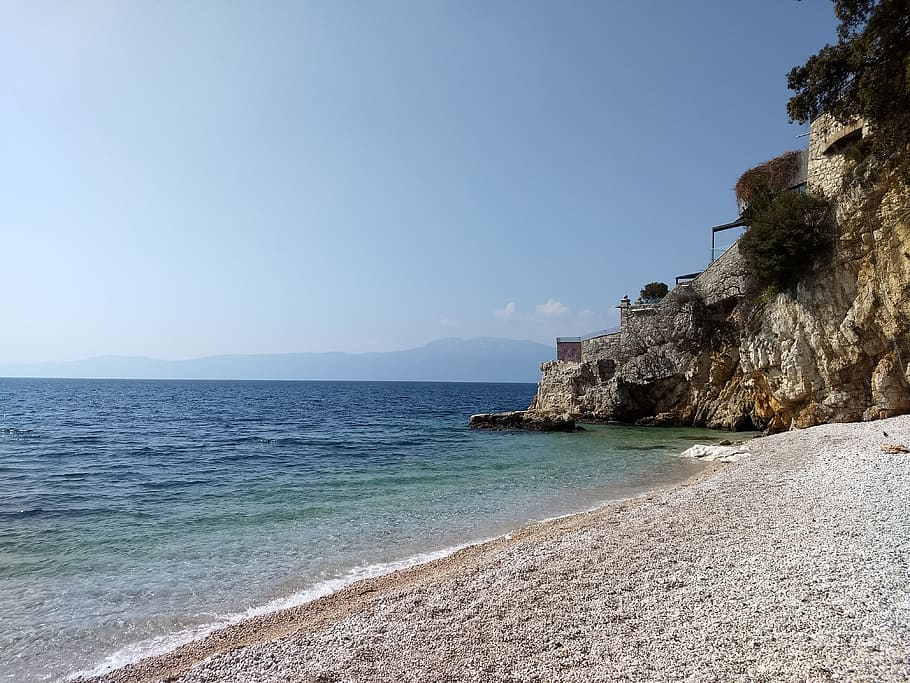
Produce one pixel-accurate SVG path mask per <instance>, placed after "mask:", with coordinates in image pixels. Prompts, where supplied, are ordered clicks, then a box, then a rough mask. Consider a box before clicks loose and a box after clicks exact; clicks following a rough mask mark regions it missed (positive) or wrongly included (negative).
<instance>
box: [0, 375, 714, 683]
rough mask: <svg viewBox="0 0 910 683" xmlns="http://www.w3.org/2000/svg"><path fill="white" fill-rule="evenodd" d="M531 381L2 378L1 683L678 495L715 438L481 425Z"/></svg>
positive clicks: (141, 650) (523, 393) (161, 647)
mask: <svg viewBox="0 0 910 683" xmlns="http://www.w3.org/2000/svg"><path fill="white" fill-rule="evenodd" d="M535 390H536V385H534V384H472V383H418V382H275V381H268V382H265V381H263V382H256V381H135V380H128V381H127V380H69V379H0V680H8V681H44V680H61V679H66V678H69V677H73V676H75V675H87V674H98V673H103V672H105V671H109V670H111V669H113V668H116V667H119V666H122V665H124V664H127V663H129V662H132V661H135V660H137V659H139V658H141V657H144V656H148V655H153V654H158V653H161V652H165V651H167V650H169V649H172V648H174V647H177V646H178V645H180V644H182V643H184V642H187V641H189V640H192V639H194V638H198V637H201V636H203V635H205V634H206V633H208V632H210V631H211V630H213V629H215V628H217V627H219V626H224V625H227V624H230V623H233V622H236V621H238V620H240V619H243V618H245V617H250V616H255V615H259V614H264V613H267V612H271V611H274V610H278V609H282V608H285V607H290V606H294V605H298V604H301V603H304V602H306V601H309V600H313V599H315V598H318V597H320V596H323V595H327V594H329V593H331V592H333V591H336V590H338V589H339V588H342V587H343V586H346V585H348V584H350V583H352V582H353V581H356V580H358V579H361V578H366V577H370V576H376V575H379V574H383V573H387V572H391V571H394V570H396V569H400V568H404V567H407V566H410V565H414V564H418V563H422V562H427V561H430V560H433V559H435V558H438V557H442V556H444V555H446V554H449V553H452V552H454V551H455V550H457V549H459V548H462V547H464V546H466V545H470V544H473V543H478V542H481V541H484V540H487V539H491V538H495V537H497V536H501V535H503V534H507V533H508V532H510V531H512V530H515V529H516V528H519V527H521V526H523V525H526V524H529V523H533V522H535V521H540V520H545V519H549V518H553V517H558V516H561V515H566V514H569V513H573V512H578V511H582V510H587V509H591V508H594V507H597V506H600V505H603V504H605V503H608V502H610V501H616V500H620V499H624V498H629V497H633V496H636V495H639V494H641V493H643V492H646V491H649V490H653V489H655V488H660V487H664V486H668V485H672V484H674V483H677V482H679V481H681V480H683V479H685V478H688V477H689V476H691V475H693V474H695V473H696V472H698V471H699V470H700V469H701V467H702V465H701V464H700V463H699V462H697V461H693V460H692V459H689V458H682V457H679V454H680V453H681V452H682V451H683V450H684V449H685V448H687V447H688V446H690V445H692V443H693V442H695V441H701V442H711V441H716V440H718V439H719V438H722V435H720V434H718V433H716V432H710V431H707V430H694V429H667V428H636V427H620V426H606V425H601V426H589V427H588V428H587V430H586V431H583V432H577V433H569V434H565V433H532V432H486V431H475V430H470V429H468V427H467V423H468V417H469V416H470V415H471V414H473V413H479V412H492V411H503V410H516V409H522V408H525V407H527V406H528V405H529V403H530V402H531V399H532V398H533V396H534V392H535Z"/></svg>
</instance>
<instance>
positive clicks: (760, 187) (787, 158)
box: [735, 150, 800, 204]
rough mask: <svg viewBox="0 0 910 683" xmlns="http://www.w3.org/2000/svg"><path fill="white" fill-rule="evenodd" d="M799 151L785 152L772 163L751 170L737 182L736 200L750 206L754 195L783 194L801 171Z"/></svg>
mask: <svg viewBox="0 0 910 683" xmlns="http://www.w3.org/2000/svg"><path fill="white" fill-rule="evenodd" d="M799 155H800V153H799V151H798V150H794V151H792V152H785V153H783V154H781V155H780V156H778V157H774V158H773V159H771V160H770V161H766V162H765V163H763V164H759V165H758V166H755V167H754V168H750V169H749V170H748V171H746V172H745V173H743V174H742V175H741V176H740V177H739V180H738V181H737V182H736V188H735V189H736V198H737V199H738V200H739V201H740V202H742V203H743V204H748V203H749V201H750V200H751V198H752V195H753V193H756V192H772V193H774V194H776V193H778V192H782V191H783V190H786V189H787V188H789V187H790V182H791V180H792V179H793V177H794V176H795V175H796V174H797V172H798V171H799Z"/></svg>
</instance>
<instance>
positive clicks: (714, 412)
mask: <svg viewBox="0 0 910 683" xmlns="http://www.w3.org/2000/svg"><path fill="white" fill-rule="evenodd" d="M837 126H838V124H836V123H834V122H833V121H831V120H829V119H826V118H825V117H822V118H820V119H819V120H817V121H816V122H814V123H813V125H812V130H811V138H810V144H809V150H808V153H805V152H804V154H807V167H808V168H807V176H808V177H807V184H808V189H809V190H810V191H811V192H813V193H815V194H817V195H820V196H826V197H828V198H829V199H830V200H831V201H832V202H833V203H834V205H835V207H836V228H835V234H834V235H833V240H832V241H833V245H834V246H833V249H831V253H830V254H827V255H826V256H825V257H824V258H821V259H819V260H818V262H817V264H816V265H814V266H807V272H805V273H804V274H803V275H802V277H801V278H800V281H799V283H798V285H797V286H795V287H793V288H790V289H788V290H787V291H780V292H769V291H768V290H763V289H761V288H760V287H758V286H757V285H755V284H754V283H753V281H752V278H751V277H750V273H749V269H748V267H747V263H746V261H745V259H744V258H743V256H742V254H741V253H740V250H739V249H738V248H737V246H736V245H734V246H733V247H731V248H730V249H729V250H727V252H725V253H724V254H723V255H722V256H721V257H720V258H719V259H718V260H716V261H714V262H713V263H712V264H711V265H710V266H709V267H708V268H707V269H706V270H705V271H704V272H703V273H702V274H701V275H699V276H698V277H697V278H695V279H694V280H693V281H691V282H689V283H686V284H682V285H679V286H677V287H676V288H675V289H673V290H672V291H671V292H670V293H669V294H668V295H667V296H666V297H665V298H664V299H663V300H662V301H661V302H660V303H659V305H656V306H652V307H648V308H647V309H646V310H643V311H639V312H637V314H636V315H630V316H628V320H626V321H625V323H624V324H623V326H622V328H621V330H620V331H619V332H617V333H615V334H611V335H604V336H599V337H594V338H587V339H584V340H582V341H581V342H580V352H579V353H578V357H577V358H574V359H571V360H554V361H549V362H546V363H544V364H543V365H542V366H541V380H540V385H539V388H538V391H537V395H536V397H535V398H534V401H533V403H532V404H531V406H530V410H531V411H533V412H534V413H535V414H539V415H548V414H549V415H564V414H568V415H569V416H571V417H572V418H574V419H576V420H579V421H595V422H596V421H619V422H629V423H636V422H637V423H639V424H657V425H661V424H664V425H692V426H707V427H713V428H720V429H728V430H745V429H748V430H751V429H758V430H768V431H771V432H777V431H782V430H786V429H789V428H792V427H809V426H812V425H817V424H822V423H827V422H851V421H860V420H873V419H879V418H885V417H890V416H894V415H899V414H903V413H907V412H910V220H908V219H910V202H908V196H910V193H908V191H907V188H906V186H904V185H902V184H901V183H899V182H897V181H896V180H895V178H894V177H893V176H887V175H886V176H885V177H882V176H881V175H878V174H876V172H875V169H874V168H872V167H871V166H869V165H865V166H864V165H858V166H857V165H854V164H851V163H850V162H849V161H848V160H847V159H846V158H845V156H844V154H842V153H841V150H842V147H838V146H837V144H836V143H837V142H838V141H839V138H838V129H837ZM844 130H845V131H846V132H844V133H843V134H844V135H856V134H858V133H857V131H861V130H862V129H861V127H859V128H858V127H857V126H856V125H854V126H852V127H848V128H846V129H844ZM832 141H834V142H832Z"/></svg>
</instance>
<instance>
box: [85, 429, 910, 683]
mask: <svg viewBox="0 0 910 683" xmlns="http://www.w3.org/2000/svg"><path fill="white" fill-rule="evenodd" d="M884 432H887V436H885V435H884ZM886 443H888V444H894V443H897V444H904V445H910V416H904V417H898V418H891V419H889V420H882V421H878V422H872V423H862V424H838V425H825V426H821V427H815V428H812V429H807V430H803V431H795V432H788V433H786V434H780V435H777V436H771V437H765V438H761V439H756V440H754V441H752V442H750V443H749V444H748V448H749V450H750V451H751V454H750V455H747V456H745V457H743V458H742V459H741V460H740V461H739V462H736V463H733V464H729V465H719V464H714V465H711V466H710V468H711V469H710V470H709V471H708V472H707V473H706V474H705V475H703V476H702V477H700V478H698V479H696V480H695V481H694V482H692V483H689V484H687V485H685V486H681V487H677V488H675V489H671V490H668V491H662V492H657V493H654V494H651V495H649V496H645V497H643V498H639V499H636V500H634V501H628V502H625V503H620V504H617V505H613V506H610V507H607V508H604V509H602V510H597V511H594V512H590V513H584V514H580V515H575V516H572V517H566V518H562V519H557V520H554V521H551V522H546V523H542V524H537V525H533V526H530V527H526V528H524V529H521V530H519V531H517V532H515V533H514V534H512V535H511V537H509V538H503V539H498V540H496V541H492V542H490V543H487V544H483V545H480V546H475V547H472V548H468V549H466V550H463V551H461V552H459V553H456V554H455V555H453V556H451V557H449V558H446V559H443V560H440V561H437V562H434V563H431V564H428V565H424V566H421V567H416V568H414V569H410V570H406V571H404V572H398V573H396V574H393V575H390V576H386V577H380V578H377V579H371V580H369V581H364V582H361V583H358V584H355V585H354V586H351V587H350V588H348V589H345V590H344V591H341V592H339V593H337V594H335V595H333V596H329V597H328V598H324V599H322V600H319V601H316V602H314V603H310V604H309V605H304V606H302V607H300V608H296V609H293V610H288V611H286V612H281V613H277V614H274V615H269V616H267V617H263V618H260V619H256V620H251V621H249V622H243V623H242V624H239V625H237V626H234V627H230V628H228V629H225V630H224V631H222V632H218V633H216V634H213V635H212V636H209V637H208V638H206V639H204V640H202V641H198V642H197V643H191V644H189V645H187V646H184V647H183V648H180V649H179V650H177V651H175V652H173V653H169V654H168V655H164V656H162V657H159V658H155V659H150V660H146V661H144V662H140V663H139V664H136V665H133V666H131V667H127V668H125V669H121V670H118V671H115V672H112V673H111V674H108V675H107V676H105V677H102V678H101V679H99V680H105V681H132V680H163V679H167V680H179V681H181V682H183V683H201V682H210V681H212V682H213V681H278V680H282V681H284V680H291V681H312V682H316V681H319V682H329V681H731V680H732V681H840V680H844V681H899V680H900V681H904V680H910V455H907V454H901V453H885V452H883V451H882V448H881V447H882V445H883V444H886Z"/></svg>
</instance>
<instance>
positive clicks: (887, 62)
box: [787, 0, 910, 178]
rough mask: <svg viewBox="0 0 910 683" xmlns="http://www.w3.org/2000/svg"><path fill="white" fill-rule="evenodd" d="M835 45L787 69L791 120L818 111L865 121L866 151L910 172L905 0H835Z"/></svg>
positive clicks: (909, 44) (909, 19) (909, 22)
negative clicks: (860, 118) (868, 125)
mask: <svg viewBox="0 0 910 683" xmlns="http://www.w3.org/2000/svg"><path fill="white" fill-rule="evenodd" d="M834 14H835V16H836V17H837V18H838V20H839V22H840V23H839V25H838V28H837V37H838V42H837V44H836V45H825V46H824V47H823V48H822V49H821V50H819V51H818V52H817V53H816V54H814V55H813V56H811V57H810V58H809V59H808V60H807V61H806V63H805V64H803V65H802V66H797V67H794V68H793V69H792V70H791V71H790V73H789V74H788V75H787V85H788V87H789V88H790V89H791V90H793V91H794V93H795V94H794V95H793V97H791V98H790V101H789V102H788V103H787V112H788V113H789V115H790V120H791V121H798V122H800V123H805V122H806V121H809V120H811V119H813V118H815V117H817V116H819V115H820V114H822V113H828V114H831V115H832V116H833V117H834V118H836V119H838V120H839V121H840V122H842V123H847V122H848V121H849V120H850V119H852V118H853V117H855V116H861V117H863V118H864V119H865V120H866V121H867V122H868V123H869V124H870V129H871V135H870V136H869V143H868V144H869V151H870V152H871V153H873V154H875V155H876V156H877V157H879V158H880V159H882V160H883V161H885V162H886V163H887V164H888V165H890V166H891V167H893V168H897V169H898V170H900V171H901V172H902V174H904V177H905V178H906V177H910V153H908V141H910V136H908V131H910V5H908V2H907V0H834Z"/></svg>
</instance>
